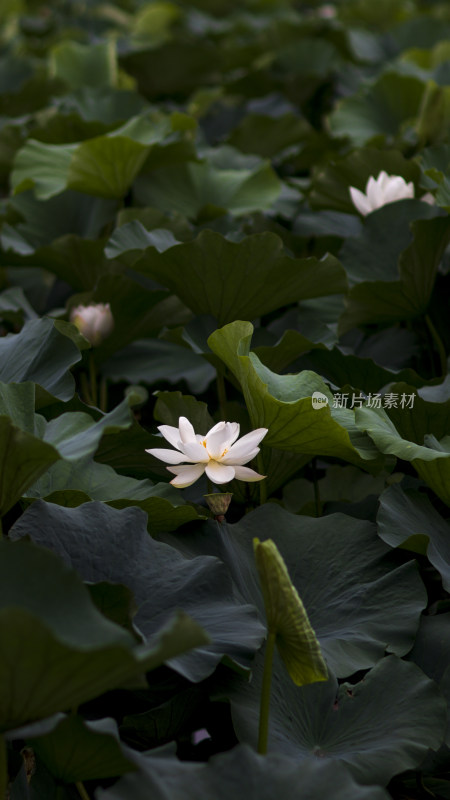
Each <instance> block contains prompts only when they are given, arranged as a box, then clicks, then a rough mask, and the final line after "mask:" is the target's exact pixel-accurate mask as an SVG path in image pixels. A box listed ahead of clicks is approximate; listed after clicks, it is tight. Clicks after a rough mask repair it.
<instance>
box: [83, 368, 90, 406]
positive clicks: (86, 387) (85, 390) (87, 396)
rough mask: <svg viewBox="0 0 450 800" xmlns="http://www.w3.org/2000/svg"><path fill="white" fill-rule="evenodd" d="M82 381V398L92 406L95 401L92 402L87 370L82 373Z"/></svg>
mask: <svg viewBox="0 0 450 800" xmlns="http://www.w3.org/2000/svg"><path fill="white" fill-rule="evenodd" d="M80 382H81V396H82V399H83V400H84V402H85V403H86V404H87V405H88V406H92V405H93V403H92V400H91V393H90V391H89V382H88V379H87V375H86V373H85V372H82V373H81V375H80Z"/></svg>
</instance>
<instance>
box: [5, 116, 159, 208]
mask: <svg viewBox="0 0 450 800" xmlns="http://www.w3.org/2000/svg"><path fill="white" fill-rule="evenodd" d="M169 131H170V122H169V121H168V119H167V118H165V117H162V116H158V117H150V116H148V117H147V115H145V114H144V115H143V116H138V117H134V118H132V119H131V120H129V121H128V122H126V123H125V124H124V125H123V126H122V127H121V128H117V129H115V130H113V131H112V132H110V133H107V134H105V135H103V136H97V137H95V138H93V139H88V140H86V141H84V142H81V143H74V144H72V143H71V144H58V145H54V144H48V143H46V142H40V141H37V140H36V139H32V138H29V139H28V140H27V141H26V143H25V144H24V146H23V147H22V148H21V149H20V150H19V151H18V153H17V155H16V157H15V160H14V168H13V171H12V173H11V185H12V188H13V190H14V192H15V193H20V192H23V191H26V190H28V189H34V193H35V195H36V197H37V198H39V199H40V200H48V199H49V198H51V197H53V196H54V195H57V194H60V193H61V192H63V191H64V190H66V189H72V190H75V191H79V192H84V193H86V194H92V195H96V196H98V197H104V198H121V197H123V196H124V195H125V194H126V193H127V191H128V189H129V188H130V186H131V184H132V183H133V181H134V179H135V177H136V175H137V174H138V172H139V171H140V170H141V168H142V166H143V164H144V162H145V160H146V158H147V156H148V154H149V152H150V148H151V146H152V144H154V143H155V142H158V141H162V140H163V139H164V138H165V136H166V135H167V133H168V132H169Z"/></svg>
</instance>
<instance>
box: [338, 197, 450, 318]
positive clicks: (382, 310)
mask: <svg viewBox="0 0 450 800" xmlns="http://www.w3.org/2000/svg"><path fill="white" fill-rule="evenodd" d="M421 205H424V203H421ZM383 212H384V209H380V211H378V212H375V214H374V215H373V216H376V215H377V214H380V215H381V216H384V214H383ZM411 230H412V232H413V241H412V242H411V244H410V245H408V247H407V248H406V249H405V250H403V251H402V253H401V254H400V256H399V259H398V273H399V276H400V280H397V279H396V278H397V275H396V274H395V273H392V277H391V279H389V280H386V277H384V278H383V280H370V281H368V280H365V281H364V282H363V283H358V284H356V285H355V286H353V287H352V288H351V289H350V292H349V295H348V297H347V309H346V311H345V312H344V314H343V315H342V317H341V320H340V323H339V328H340V330H341V331H342V332H345V331H346V330H350V329H351V328H353V327H355V326H356V325H359V324H360V323H368V322H371V323H373V322H383V323H386V322H396V321H397V320H404V319H413V318H414V317H417V316H420V315H422V314H426V312H427V309H428V305H429V302H430V298H431V293H432V291H433V287H434V282H435V278H436V273H437V270H438V267H439V264H440V262H441V259H442V256H443V253H444V251H445V248H446V247H447V244H448V242H449V239H450V222H449V219H448V217H437V218H435V219H429V220H424V219H421V220H417V221H416V222H412V223H411ZM356 249H357V250H358V248H356ZM355 255H356V253H355ZM392 266H393V265H392ZM357 270H359V267H357ZM392 278H394V279H392Z"/></svg>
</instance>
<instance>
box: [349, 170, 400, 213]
mask: <svg viewBox="0 0 450 800" xmlns="http://www.w3.org/2000/svg"><path fill="white" fill-rule="evenodd" d="M350 195H351V198H352V201H353V205H354V206H355V208H356V209H357V210H358V211H359V213H360V214H362V215H363V216H364V217H365V216H367V214H370V213H371V212H372V211H375V210H376V209H377V208H381V207H382V206H385V205H386V203H394V202H395V201H396V200H405V199H407V198H411V197H414V184H413V182H412V181H410V182H409V183H406V181H405V179H404V178H402V177H401V175H388V174H387V172H384V170H383V172H380V174H379V175H378V178H374V177H373V176H371V177H370V178H369V180H368V181H367V183H366V191H365V193H364V192H361V191H360V190H359V189H356V188H355V187H354V186H350Z"/></svg>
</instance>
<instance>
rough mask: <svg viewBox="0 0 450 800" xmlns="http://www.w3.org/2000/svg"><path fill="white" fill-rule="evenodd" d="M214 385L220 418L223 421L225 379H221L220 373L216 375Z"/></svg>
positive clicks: (225, 400) (224, 413) (224, 418)
mask: <svg viewBox="0 0 450 800" xmlns="http://www.w3.org/2000/svg"><path fill="white" fill-rule="evenodd" d="M216 385H217V397H218V398H219V410H220V416H221V417H222V419H223V420H226V418H227V412H226V408H227V393H226V389H225V378H224V377H223V375H222V373H221V372H218V373H217V379H216Z"/></svg>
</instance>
